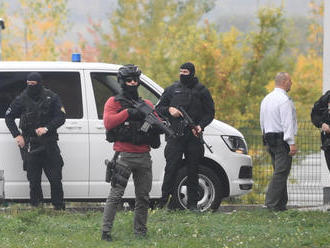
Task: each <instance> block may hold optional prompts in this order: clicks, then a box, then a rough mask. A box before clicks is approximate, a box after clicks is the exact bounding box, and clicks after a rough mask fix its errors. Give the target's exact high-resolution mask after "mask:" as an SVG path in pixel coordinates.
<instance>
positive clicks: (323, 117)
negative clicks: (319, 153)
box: [311, 90, 330, 172]
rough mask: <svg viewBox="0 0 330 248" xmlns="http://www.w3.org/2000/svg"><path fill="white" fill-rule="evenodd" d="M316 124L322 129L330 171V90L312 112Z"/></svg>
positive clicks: (323, 145)
mask: <svg viewBox="0 0 330 248" xmlns="http://www.w3.org/2000/svg"><path fill="white" fill-rule="evenodd" d="M311 120H312V123H313V124H314V126H316V127H317V128H320V129H321V142H322V146H321V149H322V150H323V151H324V156H325V161H326V163H327V167H328V170H329V172H330V90H328V91H327V92H326V93H324V94H323V95H322V96H321V97H320V98H319V99H318V100H317V101H316V102H315V103H314V106H313V108H312V112H311Z"/></svg>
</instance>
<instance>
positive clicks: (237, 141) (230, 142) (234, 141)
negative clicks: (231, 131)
mask: <svg viewBox="0 0 330 248" xmlns="http://www.w3.org/2000/svg"><path fill="white" fill-rule="evenodd" d="M221 138H222V139H223V141H224V142H225V143H226V145H227V146H228V148H229V149H230V150H231V151H233V152H237V153H240V154H247V153H248V149H247V145H246V143H245V140H244V139H242V138H241V137H238V136H229V135H222V136H221Z"/></svg>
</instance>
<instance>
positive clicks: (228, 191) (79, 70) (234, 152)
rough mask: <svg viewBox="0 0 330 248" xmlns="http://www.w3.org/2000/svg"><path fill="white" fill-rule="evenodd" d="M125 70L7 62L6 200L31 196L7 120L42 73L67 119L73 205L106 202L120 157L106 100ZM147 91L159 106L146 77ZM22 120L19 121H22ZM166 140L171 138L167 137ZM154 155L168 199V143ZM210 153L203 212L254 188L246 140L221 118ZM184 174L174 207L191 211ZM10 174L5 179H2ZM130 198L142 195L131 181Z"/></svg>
mask: <svg viewBox="0 0 330 248" xmlns="http://www.w3.org/2000/svg"><path fill="white" fill-rule="evenodd" d="M119 67H120V65H114V64H106V63H85V62H0V158H1V160H0V199H2V200H8V201H21V200H28V199H29V185H28V181H27V178H26V172H25V171H24V170H23V168H22V164H23V163H22V159H21V156H20V153H19V149H18V147H17V145H16V143H15V141H14V139H13V137H12V136H11V134H10V133H9V131H8V129H7V127H6V124H5V120H4V116H5V112H6V109H7V108H8V106H9V104H10V102H11V101H12V100H13V99H14V98H15V97H16V96H17V95H18V94H19V93H20V92H21V91H22V90H23V89H24V88H25V86H26V75H27V73H28V72H31V71H38V72H40V73H41V74H42V77H43V79H44V85H45V86H46V87H47V88H50V89H51V90H53V91H54V92H56V93H57V94H59V95H60V97H61V99H62V101H63V104H64V107H65V110H66V113H67V115H66V117H67V119H66V122H65V124H64V125H63V126H62V127H61V128H59V129H58V133H59V137H60V141H59V145H60V148H61V151H62V156H63V159H64V163H65V165H64V168H63V187H64V196H65V199H66V200H93V201H96V200H97V201H104V200H105V198H106V197H107V195H108V193H109V188H110V186H109V184H107V183H105V180H104V179H105V170H106V167H105V165H104V160H105V159H106V158H108V159H109V158H112V156H113V153H114V152H113V150H112V144H110V143H108V142H107V141H106V140H105V129H104V126H103V121H102V118H103V107H104V103H105V102H106V100H107V99H108V98H109V97H110V96H113V95H115V94H116V93H117V92H118V91H119V89H120V87H119V84H118V82H117V76H116V74H117V71H118V68H119ZM141 80H142V84H141V86H140V87H139V94H140V96H142V97H143V98H147V99H149V100H150V101H151V102H152V103H153V104H156V103H157V102H158V99H159V97H160V95H161V94H162V92H163V89H162V88H161V87H160V86H159V85H158V84H156V83H155V82H153V81H152V80H151V79H150V78H148V77H147V76H146V75H141ZM18 121H19V120H17V122H18ZM163 136H164V135H163ZM163 136H162V137H161V140H162V142H161V147H160V148H159V149H155V150H152V151H151V155H152V160H153V185H152V190H151V193H150V198H151V199H152V200H157V199H159V198H160V197H161V185H162V180H163V176H164V167H165V158H164V155H163V152H164V147H165V141H164V137H163ZM204 139H205V141H206V142H207V143H208V144H210V145H211V146H212V149H213V151H214V152H213V153H210V152H209V151H208V150H207V149H206V152H205V158H204V159H203V161H202V162H201V164H200V170H199V185H200V187H199V197H200V198H199V201H198V205H199V207H200V208H201V209H202V210H207V209H210V208H211V209H216V208H218V206H219V204H220V202H221V200H222V199H223V198H224V197H228V196H238V195H242V194H246V193H247V192H249V191H250V190H251V188H252V184H253V181H252V161H251V157H250V156H249V155H247V145H246V142H245V140H244V137H243V135H242V134H241V133H240V132H239V131H238V130H236V129H235V128H233V127H231V126H229V125H227V124H225V123H223V122H221V121H218V120H213V121H212V123H211V124H210V125H209V126H208V127H207V128H206V129H205V133H204ZM184 168H185V167H184V161H183V166H182V168H181V169H180V170H179V171H178V177H177V180H176V188H175V195H174V196H173V197H174V198H173V200H174V203H175V205H176V206H177V207H179V208H185V207H186V203H187V189H186V173H185V170H184ZM1 175H2V176H1ZM42 188H43V191H44V195H45V198H50V188H49V183H48V182H47V180H46V178H45V177H44V175H43V179H42ZM124 198H125V199H128V200H129V199H133V198H134V186H133V183H132V180H130V181H129V184H128V186H127V189H126V191H125V195H124Z"/></svg>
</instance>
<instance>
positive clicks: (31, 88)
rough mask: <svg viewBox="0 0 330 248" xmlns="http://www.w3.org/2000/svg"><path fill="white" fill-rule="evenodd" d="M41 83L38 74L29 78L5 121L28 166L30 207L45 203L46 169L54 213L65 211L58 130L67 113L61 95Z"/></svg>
mask: <svg viewBox="0 0 330 248" xmlns="http://www.w3.org/2000/svg"><path fill="white" fill-rule="evenodd" d="M41 82H42V77H41V75H40V74H39V73H38V72H31V73H29V74H28V75H27V82H26V83H27V87H26V89H25V90H24V91H23V92H22V93H21V94H20V95H19V96H17V97H16V98H15V100H14V101H13V102H12V103H11V104H10V106H9V108H8V110H7V111H6V116H5V120H6V124H7V127H8V129H9V130H10V132H11V134H12V135H13V137H14V138H15V140H16V142H17V144H18V146H19V147H20V148H21V153H22V157H23V160H24V164H26V170H27V178H28V180H29V183H30V202H31V205H32V206H38V205H39V204H40V203H41V202H42V201H43V194H42V189H41V174H42V169H43V170H44V172H45V174H46V176H47V178H48V180H49V183H50V187H51V198H52V204H53V205H54V209H55V210H64V209H65V204H64V201H63V187H62V181H61V180H62V166H63V159H62V156H61V154H60V149H59V147H58V145H57V140H58V134H57V128H59V127H60V126H62V125H63V124H64V122H65V110H64V107H63V105H62V103H61V100H60V98H59V97H58V95H57V94H55V93H54V92H52V91H51V90H49V89H46V88H44V87H43V85H42V84H41ZM16 118H20V124H19V128H20V130H21V131H20V130H19V129H18V127H17V125H16V123H15V119H16Z"/></svg>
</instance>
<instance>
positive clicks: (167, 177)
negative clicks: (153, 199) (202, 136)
mask: <svg viewBox="0 0 330 248" xmlns="http://www.w3.org/2000/svg"><path fill="white" fill-rule="evenodd" d="M164 153H165V159H166V166H165V174H164V180H163V185H162V201H167V200H168V197H169V195H172V194H173V193H174V185H175V181H176V174H177V171H178V169H179V168H180V167H181V165H182V158H183V154H184V156H185V160H186V161H185V166H186V169H187V176H188V179H187V190H188V192H187V193H188V203H187V207H188V208H190V207H196V206H197V202H198V195H197V191H198V165H199V163H200V162H201V159H202V158H203V157H204V147H203V145H202V144H201V142H200V140H199V139H198V138H196V137H195V136H194V135H193V134H192V133H191V131H190V130H189V133H187V134H186V135H185V136H182V137H177V138H175V139H169V140H168V141H167V144H166V147H165V152H164Z"/></svg>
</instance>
